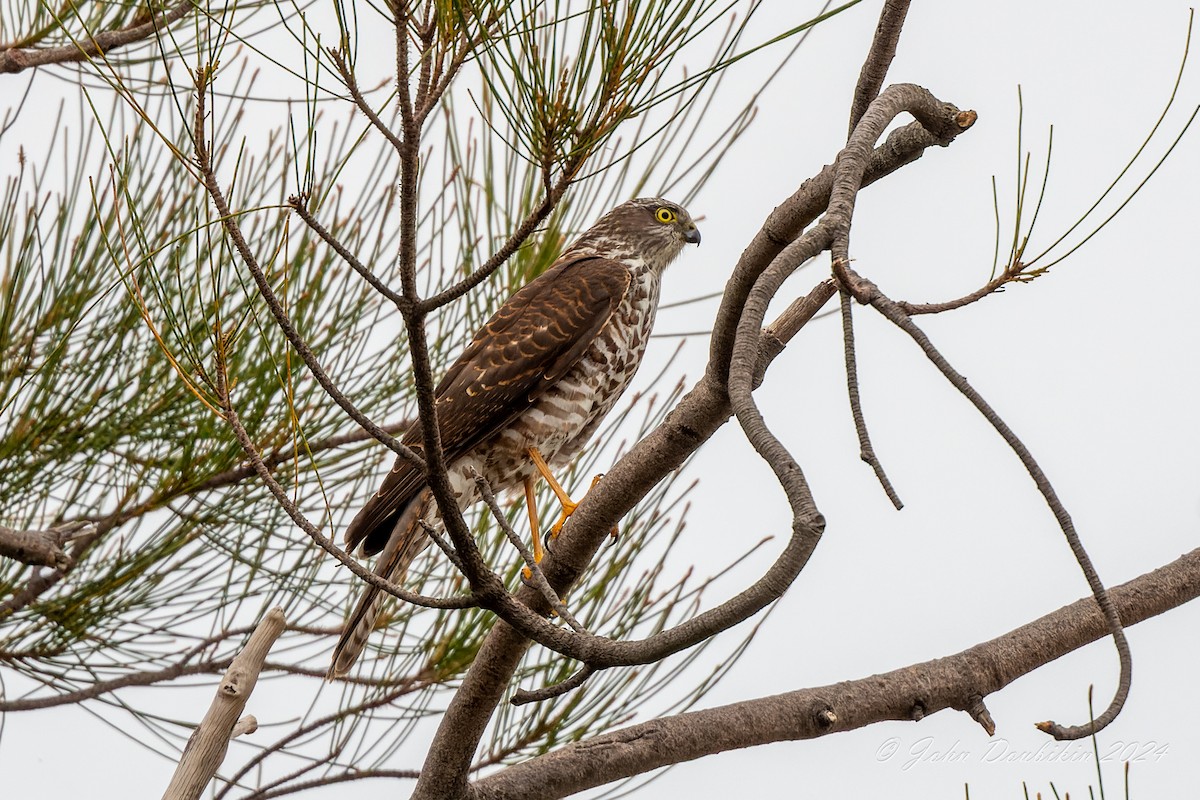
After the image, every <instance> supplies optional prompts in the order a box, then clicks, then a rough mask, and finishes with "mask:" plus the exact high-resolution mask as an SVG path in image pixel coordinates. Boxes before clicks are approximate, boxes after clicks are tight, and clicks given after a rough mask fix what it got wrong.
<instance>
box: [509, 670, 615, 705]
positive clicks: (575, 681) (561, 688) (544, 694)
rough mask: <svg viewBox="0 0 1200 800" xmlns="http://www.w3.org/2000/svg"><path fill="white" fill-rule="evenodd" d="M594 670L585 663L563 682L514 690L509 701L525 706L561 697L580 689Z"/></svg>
mask: <svg viewBox="0 0 1200 800" xmlns="http://www.w3.org/2000/svg"><path fill="white" fill-rule="evenodd" d="M593 672H595V670H594V669H592V668H591V667H589V666H588V665H587V664H584V665H583V668H582V669H580V670H579V671H578V672H576V673H575V674H574V675H572V676H571V677H569V678H567V679H566V680H565V681H563V682H561V683H555V684H551V685H550V686H543V687H542V688H541V689H533V690H526V689H517V690H516V691H515V692H513V696H512V699H510V700H509V701H508V702H510V703H512V704H513V705H514V706H523V705H525V704H526V703H540V702H542V701H543V700H550V699H551V698H554V697H559V696H561V695H564V694H566V693H567V692H570V691H572V690H574V689H578V688H579V687H580V686H583V684H584V682H585V681H586V680H587V679H588V678H590V677H592V673H593Z"/></svg>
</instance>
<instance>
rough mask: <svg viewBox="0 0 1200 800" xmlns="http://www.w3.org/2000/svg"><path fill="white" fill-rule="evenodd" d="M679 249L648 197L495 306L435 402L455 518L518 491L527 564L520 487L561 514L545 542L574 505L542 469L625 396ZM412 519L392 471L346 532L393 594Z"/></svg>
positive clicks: (671, 216) (353, 652)
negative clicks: (491, 497)
mask: <svg viewBox="0 0 1200 800" xmlns="http://www.w3.org/2000/svg"><path fill="white" fill-rule="evenodd" d="M688 243H691V244H699V243H700V232H699V231H698V230H696V224H695V223H694V222H693V221H692V218H691V217H690V216H689V215H688V213H687V211H685V210H684V209H683V208H682V207H681V206H679V205H677V204H675V203H672V202H669V201H667V200H663V199H661V198H657V197H652V198H641V199H637V200H630V201H629V202H626V203H623V204H622V205H619V206H617V207H616V208H614V209H613V210H612V211H610V212H608V213H607V214H605V215H604V216H603V217H601V218H600V221H599V222H597V223H596V224H595V225H593V226H592V227H591V228H589V229H588V230H587V231H585V232H584V233H583V235H582V236H580V237H579V239H577V240H576V241H575V242H574V243H573V244H572V245H571V246H570V247H568V248H567V249H566V250H565V251H564V252H563V254H562V255H561V256H559V258H558V260H557V261H555V262H554V264H553V265H551V266H550V268H549V269H547V270H546V271H545V272H544V273H542V274H541V275H539V276H538V277H537V278H535V279H534V280H532V281H530V282H529V283H528V284H526V285H525V286H524V287H523V288H522V289H521V290H520V291H518V292H517V293H516V294H514V295H513V296H512V297H510V298H509V299H508V301H507V302H505V303H504V305H502V306H501V307H500V310H499V311H497V312H496V313H495V315H494V316H493V317H492V318H491V319H489V320H488V321H487V324H485V325H484V326H483V328H482V329H480V331H479V332H478V333H477V334H475V338H474V339H472V340H471V343H470V344H469V345H468V346H467V348H466V350H464V351H463V353H462V355H461V356H459V357H458V360H457V361H455V362H454V365H453V366H451V367H450V369H449V371H448V372H447V373H446V375H445V377H443V378H442V381H441V383H439V384H438V386H437V388H436V390H435V396H436V405H437V420H438V428H439V432H440V433H441V442H442V449H443V451H444V452H445V455H446V464H447V465H448V468H449V476H450V484H451V487H452V488H453V490H454V494H455V498H456V499H457V501H458V506H459V508H460V509H463V508H466V507H467V506H469V505H471V504H472V503H476V502H478V501H479V500H480V499H481V498H480V496H479V490H478V486H477V484H476V483H475V480H474V475H475V474H478V475H482V476H483V477H484V478H486V479H487V482H488V484H489V485H490V486H491V488H492V490H493V491H494V492H497V493H499V492H501V491H504V490H512V489H516V488H517V487H522V488H523V489H524V491H525V500H526V503H527V505H528V511H529V520H530V528H531V532H532V534H533V550H534V557H535V558H536V559H538V560H540V559H541V556H542V545H541V540H540V536H539V531H538V515H537V510H536V508H535V507H534V482H535V481H536V479H537V476H538V475H541V476H542V477H544V478H545V479H546V480H547V482H548V483H549V484H550V487H551V488H552V489H553V490H554V492H555V494H556V495H557V496H558V499H559V501H560V502H561V503H562V505H563V513H562V518H561V519H560V520H559V522H558V523H557V524H556V525H555V527H554V531H553V534H552V535H556V534H557V531H558V530H559V529H561V527H562V523H563V522H564V521H565V520H566V518H567V517H568V516H570V514H571V512H572V511H574V510H575V506H576V503H574V502H572V501H571V498H570V497H569V496H568V495H567V493H566V492H565V491H564V490H563V489H562V487H561V486H560V485H559V483H558V482H557V481H556V480H555V479H554V475H553V473H552V472H551V469H553V468H556V467H561V466H563V465H564V464H566V463H567V462H569V461H570V460H571V458H572V457H574V456H575V455H576V454H577V453H578V452H579V451H580V450H581V449H582V448H583V447H584V445H585V444H587V441H588V439H589V438H590V437H591V435H592V434H593V433H594V432H595V431H596V429H597V428H598V427H599V425H600V422H601V420H603V419H604V416H605V415H606V414H608V412H609V411H610V410H611V409H612V407H613V405H614V404H615V403H616V402H617V398H619V397H620V396H621V393H622V392H624V391H625V388H626V387H627V386H628V385H629V382H630V380H631V379H632V378H633V375H634V373H635V372H636V371H637V368H638V366H639V365H640V363H641V360H642V353H643V352H644V351H645V349H646V342H647V340H648V339H649V337H650V328H651V326H652V325H653V324H654V314H655V311H656V310H657V308H658V297H659V279H660V278H661V276H662V272H663V270H664V269H666V267H667V265H669V264H670V263H671V262H672V261H674V260H675V258H676V257H677V256H678V255H679V254H680V252H682V251H683V247H684V245H685V244H688ZM423 440H424V439H423V432H422V429H421V426H420V422H419V421H418V422H416V423H414V424H413V426H412V427H410V428H409V429H408V431H407V432H406V433H405V434H404V437H403V441H404V443H405V444H406V445H408V446H409V447H411V448H413V449H414V450H417V451H418V452H420V451H421V449H422V442H423ZM422 519H424V520H426V521H427V522H428V523H429V524H431V525H437V524H439V522H440V520H439V519H438V515H437V507H436V504H435V503H434V502H433V499H432V495H431V493H430V491H429V488H428V486H427V485H426V481H425V475H424V474H423V472H422V470H420V469H419V468H417V467H414V466H413V465H412V464H411V463H409V462H408V461H406V460H404V459H402V458H398V459H397V460H396V464H395V466H394V467H392V470H391V472H389V473H388V475H387V477H386V478H385V479H384V481H383V485H382V486H381V487H380V489H379V491H378V492H377V493H376V494H375V495H374V496H373V497H372V498H371V499H370V500H368V501H367V504H366V505H365V506H363V509H362V510H361V511H359V512H358V515H357V516H356V517H355V518H354V520H353V521H352V522H351V523H350V526H349V527H348V528H347V529H346V533H345V541H346V549H347V550H348V551H352V550H353V549H354V548H355V547H360V546H361V552H362V554H363V555H368V556H369V555H374V554H375V553H380V552H382V555H380V557H379V559H378V561H377V563H376V565H375V573H376V574H378V575H381V576H384V577H387V578H388V579H390V580H392V581H395V582H399V581H400V580H401V579H403V576H404V573H405V571H406V570H407V569H408V565H409V564H410V563H411V562H412V560H413V559H414V558H416V556H417V555H418V554H419V553H420V552H421V551H422V550H424V549H425V547H426V546H427V545H428V543H429V537H428V536H426V534H425V531H424V529H423V528H422V527H421V525H420V521H421V520H422ZM384 598H385V594H384V593H382V592H380V591H379V590H378V589H376V588H375V587H373V586H367V587H366V590H365V592H364V594H363V596H362V598H361V599H360V600H359V601H358V604H357V605H356V606H355V608H354V611H353V612H352V613H351V615H350V617H349V619H348V620H347V622H346V626H345V628H344V630H343V633H342V637H341V639H340V641H339V642H338V645H337V648H336V649H335V650H334V657H333V666H332V667H331V668H330V670H329V676H330V678H334V677H337V676H340V675H344V674H346V672H347V671H348V670H349V669H350V667H351V666H353V664H354V661H355V659H357V658H358V655H359V653H360V652H362V649H363V646H364V645H365V644H366V640H367V636H368V635H369V634H370V632H371V630H372V629H373V628H374V627H375V621H376V618H377V617H378V614H379V609H380V607H381V605H382V603H383V600H384Z"/></svg>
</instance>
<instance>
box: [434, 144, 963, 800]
mask: <svg viewBox="0 0 1200 800" xmlns="http://www.w3.org/2000/svg"><path fill="white" fill-rule="evenodd" d="M963 127H966V126H960V127H959V130H961V129H962V128H963ZM950 138H953V137H950ZM947 141H948V139H947V138H946V137H945V136H943V135H941V134H934V133H931V132H929V131H928V130H926V129H925V128H924V127H923V125H922V124H921V123H920V122H914V123H911V124H909V125H906V126H903V127H901V128H898V129H897V130H895V131H893V132H892V133H891V134H890V135H889V136H888V138H887V140H886V141H885V142H884V143H883V144H882V145H880V146H879V147H878V148H876V149H875V150H874V152H873V153H871V156H870V159H869V161H868V162H867V168H866V172H865V174H863V176H862V185H864V186H865V185H868V184H870V183H873V182H875V181H876V180H879V179H880V178H882V177H884V176H886V175H888V174H891V173H892V172H895V171H896V170H898V169H900V168H901V167H903V166H905V165H906V164H910V163H912V162H913V161H916V160H917V159H918V158H920V157H921V155H922V154H923V153H924V152H925V150H926V149H928V148H929V147H933V146H935V145H938V146H940V145H944V144H945V143H946V142H947ZM833 177H834V167H833V166H832V165H831V166H827V167H825V168H824V169H823V170H822V171H821V172H820V173H819V174H818V175H816V176H814V177H813V178H811V179H809V180H807V181H805V182H804V183H803V185H801V187H800V188H799V189H798V190H797V191H796V192H795V193H794V194H793V195H792V196H791V197H789V198H788V199H787V200H785V201H784V202H783V203H781V204H780V205H779V206H778V207H777V208H776V209H775V210H774V211H773V212H772V213H771V214H770V216H769V217H768V218H767V220H766V222H765V223H764V225H763V228H762V229H761V230H760V231H759V233H758V234H756V235H755V237H754V239H753V241H752V242H751V243H750V245H749V246H748V247H747V249H746V250H745V252H744V253H743V254H742V257H741V259H740V260H739V262H738V265H737V267H736V268H735V269H734V272H733V275H732V276H731V278H730V280H729V282H728V284H727V285H726V290H725V294H724V296H723V299H722V304H721V309H720V311H719V312H718V317H717V325H716V328H715V330H714V333H713V339H712V352H711V354H710V358H709V366H708V370H707V372H706V373H705V375H704V377H703V378H702V379H701V380H700V381H699V382H698V383H697V384H696V385H695V386H694V387H693V388H692V389H691V390H690V391H689V392H688V393H687V394H686V395H685V396H684V397H683V398H682V399H681V400H680V402H679V405H678V406H676V408H675V409H674V410H673V411H672V412H671V413H670V414H669V415H668V416H667V418H666V419H665V420H664V421H663V423H662V424H661V425H659V426H658V428H656V429H655V430H654V431H652V432H651V433H650V434H649V435H647V436H646V437H645V438H644V439H643V440H642V441H641V442H639V443H638V444H637V445H635V446H634V447H633V448H632V450H631V451H630V452H629V453H628V454H627V455H626V456H625V457H624V458H622V459H621V460H620V461H618V462H617V463H616V464H615V465H614V466H613V467H612V468H611V469H610V470H609V471H608V472H607V473H606V474H605V479H604V480H603V481H601V482H600V483H599V484H597V486H596V487H595V489H593V490H592V491H591V492H589V493H588V496H587V497H585V498H584V500H583V501H582V502H581V503H580V505H579V508H578V509H576V511H575V513H574V514H573V515H572V517H571V519H570V520H569V521H568V523H567V526H566V529H565V530H564V533H563V535H562V536H561V537H559V540H558V543H557V544H558V546H557V547H556V548H555V550H554V552H553V553H552V554H551V555H550V556H548V557H547V558H546V559H545V561H543V562H542V569H543V571H544V572H545V573H546V576H547V579H548V580H549V581H550V583H551V585H552V586H554V587H555V588H556V589H559V590H560V591H561V590H563V589H564V587H567V586H570V585H571V584H573V583H574V582H575V581H576V580H577V579H578V577H579V575H580V574H582V572H583V570H584V569H586V567H587V565H588V564H589V563H590V562H591V560H592V558H593V556H594V555H595V552H596V551H597V550H598V549H599V548H600V547H601V546H602V544H603V542H604V540H605V538H606V537H607V534H608V531H609V530H610V529H611V528H612V526H613V524H614V523H615V522H616V521H617V520H618V519H620V517H621V516H622V515H624V514H625V513H626V512H627V511H628V510H629V509H631V508H632V507H633V506H634V505H635V504H636V503H637V502H638V500H639V499H640V498H641V497H642V496H643V495H644V494H645V492H646V491H647V490H648V488H649V487H651V486H654V485H655V484H657V482H658V481H660V480H661V479H662V478H663V477H664V476H666V475H667V474H669V473H670V472H671V471H673V470H675V469H677V468H678V467H679V466H680V465H681V464H683V462H684V461H685V460H686V459H687V458H688V456H690V455H691V454H692V453H694V452H695V451H696V450H697V449H698V448H699V447H700V446H701V445H702V444H703V443H704V442H705V441H707V440H708V439H709V437H711V436H712V435H713V434H714V433H715V432H716V431H717V430H718V429H719V428H720V427H721V426H722V425H724V424H725V422H726V421H728V419H729V417H730V414H731V411H730V406H729V397H728V394H727V391H726V377H727V370H728V363H729V356H730V355H731V353H732V349H733V335H732V334H733V329H734V328H735V326H736V324H737V319H738V317H740V313H741V309H742V306H743V305H744V303H745V298H746V295H747V294H748V293H749V291H750V288H751V287H752V286H753V283H754V280H755V279H756V278H757V276H758V275H759V274H761V273H762V271H763V270H764V269H766V267H767V266H768V265H769V264H770V263H771V261H772V260H773V259H774V258H775V257H776V256H777V255H779V254H780V252H781V251H782V250H783V249H784V247H785V246H786V245H788V243H789V242H791V241H792V239H794V238H795V237H796V236H797V235H798V234H799V232H800V231H801V230H803V229H804V228H805V226H807V225H808V224H810V223H811V222H812V221H813V220H814V219H816V217H817V216H818V215H819V214H820V213H821V212H822V211H823V210H824V209H825V208H826V206H827V205H828V203H829V197H830V192H831V190H832V187H833ZM835 293H836V289H835V288H834V286H833V283H832V282H830V281H825V282H823V283H821V284H819V285H818V286H817V287H816V289H814V290H813V292H811V293H810V296H809V298H806V300H805V301H800V302H797V303H793V305H792V306H791V307H789V309H788V310H787V311H786V312H785V313H784V314H783V315H782V316H781V317H780V319H779V320H777V321H776V322H775V323H772V324H771V325H770V326H768V327H767V329H766V330H765V331H764V332H763V334H762V340H761V343H760V351H759V363H758V364H756V368H755V374H756V376H761V374H762V372H763V370H765V369H766V366H767V364H769V363H770V361H771V360H772V359H773V358H775V357H776V356H777V355H778V354H779V353H780V352H782V350H783V349H784V345H786V343H787V342H788V341H789V340H790V339H791V337H792V336H794V335H795V334H796V333H797V332H798V331H799V330H800V329H801V328H802V327H803V325H804V324H805V323H806V322H807V321H808V320H809V319H811V318H812V316H813V315H815V314H816V312H817V311H818V310H819V309H820V307H821V306H823V305H824V304H825V302H827V301H828V300H829V299H830V298H831V297H832V296H833V295H834V294H835ZM518 598H519V599H520V600H522V601H524V602H528V603H535V604H536V602H537V599H538V598H537V597H536V595H535V593H534V592H533V591H532V590H528V591H527V592H523V593H522V594H520V595H518ZM528 644H529V640H528V639H527V638H526V637H525V636H523V635H522V634H521V633H519V632H518V631H516V630H515V629H514V628H513V627H512V626H510V625H508V624H507V623H505V622H497V623H496V625H495V626H494V627H493V628H492V630H491V631H490V632H489V634H488V636H487V638H486V639H485V641H484V644H483V645H482V647H481V649H480V651H479V654H478V655H477V657H476V659H475V662H474V664H473V666H472V667H471V669H470V670H469V671H468V673H467V675H466V677H465V678H464V680H463V683H462V685H461V686H460V688H459V690H458V691H457V692H456V693H455V695H454V698H453V699H452V700H451V702H450V705H449V707H448V708H447V710H446V713H445V714H444V715H443V717H442V721H441V724H440V726H439V729H438V733H437V735H436V736H435V737H434V740H433V742H432V744H431V746H430V749H429V752H428V754H427V756H426V760H425V764H424V766H423V768H422V770H421V774H422V777H421V779H420V782H419V783H418V785H417V788H416V791H415V792H414V795H413V797H414V798H423V797H429V798H432V797H455V796H459V795H461V794H463V793H464V792H465V791H466V788H467V775H468V773H469V770H470V766H471V758H472V756H473V753H474V751H475V748H476V746H477V744H478V742H479V740H480V738H481V737H482V736H483V733H484V731H485V730H486V727H487V723H488V720H489V719H490V718H491V715H492V712H493V710H494V709H495V707H496V706H497V705H498V704H499V702H500V701H501V698H502V696H503V694H504V692H505V690H506V689H507V687H508V683H509V681H510V679H511V677H512V675H513V673H514V672H515V670H516V668H517V665H518V664H519V663H520V660H521V656H522V655H523V654H524V652H525V649H526V647H528Z"/></svg>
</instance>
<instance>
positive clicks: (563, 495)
mask: <svg viewBox="0 0 1200 800" xmlns="http://www.w3.org/2000/svg"><path fill="white" fill-rule="evenodd" d="M526 452H528V453H529V460H530V461H532V462H533V466H534V467H536V468H537V471H538V472H540V473H541V474H542V477H543V478H545V479H546V483H548V484H550V490H551V491H552V492H554V495H555V497H557V498H558V502H560V503H562V516H560V517H559V518H558V522H556V523H554V525H552V526H551V528H550V538H551V539H557V538H558V535H559V534H560V533H562V528H563V525H564V524H566V521H567V519H568V518H569V517H570V516H571V515H572V514H574V513H575V509H576V508H578V507H579V503H576V502H575V501H574V500H572V499H571V495H569V494H567V490H566V489H564V488H563V487H562V484H560V483H559V482H558V480H556V479H555V477H554V474H553V473H552V472H550V467H549V466H548V465H547V464H546V459H544V458H542V454H541V453H539V452H538V449H537V448H536V447H530V448H529V449H528V450H527V451H526ZM593 485H594V484H593ZM526 491H528V490H526Z"/></svg>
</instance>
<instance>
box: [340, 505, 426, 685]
mask: <svg viewBox="0 0 1200 800" xmlns="http://www.w3.org/2000/svg"><path fill="white" fill-rule="evenodd" d="M432 502H433V495H432V494H431V493H430V491H429V489H423V490H422V491H421V492H420V493H419V494H418V495H417V496H416V497H414V498H413V500H412V502H411V503H409V504H408V507H407V508H405V509H404V512H403V513H402V514H401V515H400V517H399V519H397V520H396V526H395V527H394V528H392V535H391V537H390V538H389V539H388V542H387V544H386V545H385V546H384V548H383V551H382V552H381V553H380V554H379V558H378V559H377V560H376V561H375V569H374V572H375V574H376V575H378V576H380V577H381V578H386V579H387V580H389V581H391V582H392V583H400V582H401V581H402V580H403V579H404V575H405V573H406V572H407V571H408V566H409V564H411V563H412V562H413V559H414V558H416V557H417V556H418V555H420V554H421V551H422V550H424V549H425V548H426V547H428V546H429V537H428V536H426V535H425V529H424V528H422V527H421V520H422V519H423V518H424V517H425V516H426V514H427V513H428V511H429V509H430V508H431V507H432ZM387 597H388V595H387V593H386V592H383V591H381V590H380V589H377V588H376V587H374V586H371V585H370V584H367V585H366V586H365V587H364V590H363V593H362V596H361V597H359V599H358V603H357V604H355V606H354V610H353V611H352V612H350V616H349V617H348V618H347V619H346V623H345V625H344V626H343V627H342V636H341V638H340V639H339V640H338V643H337V647H335V648H334V649H333V664H332V665H331V666H330V667H329V672H328V673H327V674H326V678H327V679H329V680H334V679H335V678H340V677H342V676H343V675H345V674H346V673H347V672H349V671H350V668H351V667H353V666H354V662H355V661H357V660H358V656H359V655H360V654H361V653H362V651H363V648H364V647H365V646H366V644H367V637H368V636H370V635H371V631H373V630H375V623H376V621H377V620H378V619H379V611H380V609H382V608H383V602H384V600H386V599H387Z"/></svg>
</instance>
